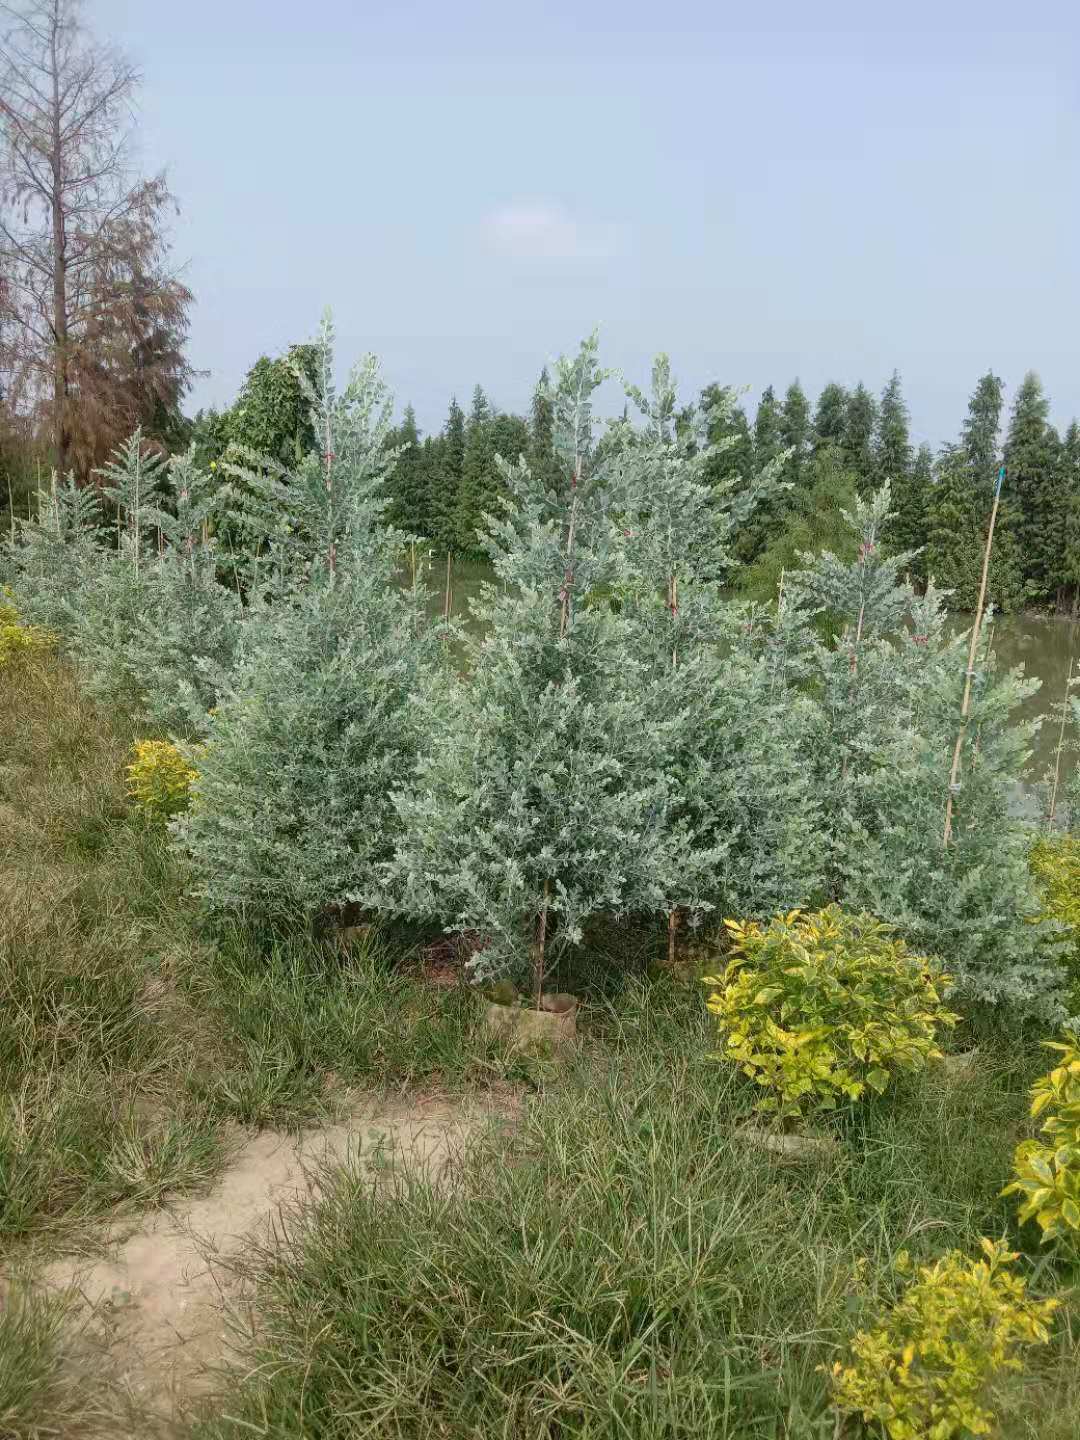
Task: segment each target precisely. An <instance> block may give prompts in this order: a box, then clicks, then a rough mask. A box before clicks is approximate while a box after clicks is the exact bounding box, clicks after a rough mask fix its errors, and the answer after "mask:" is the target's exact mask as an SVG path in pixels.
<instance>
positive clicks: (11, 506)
mask: <svg viewBox="0 0 1080 1440" xmlns="http://www.w3.org/2000/svg"><path fill="white" fill-rule="evenodd" d="M7 499H8V518H9V519H10V521H11V543H12V544H13V545H14V544H15V496H14V495H13V494H12V491H11V472H10V470H9V471H8V477H7Z"/></svg>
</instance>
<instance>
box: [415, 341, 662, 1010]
mask: <svg viewBox="0 0 1080 1440" xmlns="http://www.w3.org/2000/svg"><path fill="white" fill-rule="evenodd" d="M601 378H602V372H601V371H600V370H599V368H598V365H597V359H596V341H595V338H594V339H592V340H590V341H588V342H586V344H585V345H583V346H582V348H581V350H580V352H579V353H578V355H577V356H576V357H575V358H574V359H572V360H560V361H559V363H558V365H557V367H556V372H555V381H554V386H553V401H554V409H555V419H554V427H555V452H556V456H557V458H558V461H559V463H560V465H561V466H562V467H563V474H564V475H565V477H566V481H565V483H564V484H561V485H559V486H558V487H550V486H548V485H546V484H544V483H543V481H542V480H540V479H538V478H537V477H536V476H534V475H533V474H532V472H531V470H530V469H529V466H528V464H527V463H526V462H524V461H522V462H520V463H519V464H518V465H516V466H510V465H504V466H503V467H502V468H503V473H504V476H505V479H506V483H507V485H508V486H509V487H510V489H511V491H512V493H513V495H514V497H515V500H516V502H517V503H516V506H515V507H514V508H513V509H512V510H511V511H508V513H507V514H506V516H505V517H504V518H502V519H497V518H493V519H492V522H491V524H490V527H489V529H488V532H487V535H486V540H485V545H486V550H487V553H488V555H489V557H490V559H491V562H492V565H493V567H494V570H495V577H496V578H495V581H494V582H489V583H486V584H485V585H484V586H483V589H482V591H481V595H480V598H479V600H478V601H475V602H474V612H475V614H476V617H477V619H478V620H480V621H481V622H482V624H483V631H482V633H479V634H476V633H474V634H472V635H470V636H469V637H467V638H466V642H465V643H466V649H467V652H468V658H469V660H470V661H471V665H470V669H471V672H472V673H471V675H470V678H469V679H468V681H457V682H455V683H454V684H453V685H452V687H451V688H450V691H449V693H448V694H447V696H446V700H445V703H444V704H441V705H438V706H435V707H434V710H433V714H432V716H431V727H430V732H429V737H428V743H427V747H426V750H425V753H424V755H423V756H422V758H421V761H420V765H419V769H418V773H417V777H416V781H415V784H414V785H413V786H411V787H410V788H409V789H408V790H407V791H405V792H403V793H400V794H399V796H398V801H397V803H398V813H399V818H400V827H401V833H402V841H401V847H400V850H399V854H398V856H397V858H396V860H395V861H394V863H393V865H392V866H390V867H389V870H388V874H389V876H390V878H391V879H392V880H393V882H394V883H395V884H396V886H397V893H398V895H399V903H400V904H401V906H402V907H403V908H404V909H405V910H406V911H407V912H408V913H412V914H416V915H422V916H425V917H427V916H433V915H441V916H442V917H444V921H445V923H446V924H447V926H448V928H449V929H450V930H455V931H469V932H473V933H474V934H476V935H478V936H479V937H480V948H479V949H478V950H477V952H476V954H475V956H474V960H473V962H472V966H471V969H472V973H473V975H474V977H475V978H477V979H480V980H483V979H489V978H495V977H500V976H507V975H508V976H510V977H511V978H513V979H515V980H519V981H521V982H522V983H525V984H527V985H528V986H529V987H530V988H531V989H532V991H533V993H534V994H535V995H537V998H538V997H539V991H540V989H541V987H542V986H543V983H544V980H545V976H546V975H547V974H548V973H549V972H550V970H551V969H552V967H553V966H555V965H557V964H559V963H560V962H561V961H563V960H566V959H568V958H569V957H570V955H571V954H572V952H573V950H574V948H575V947H576V946H577V945H578V944H579V942H580V941H581V939H582V937H583V934H584V928H585V926H586V924H587V923H588V921H589V920H590V918H591V917H593V916H596V915H598V914H602V913H606V914H624V913H626V912H627V911H629V910H635V911H645V912H655V911H656V910H658V909H659V908H660V906H661V904H662V903H663V900H664V897H665V894H666V892H667V887H668V886H669V885H670V884H671V883H672V880H671V873H672V870H673V868H674V866H675V857H673V856H672V855H671V854H670V853H669V851H670V842H669V841H668V838H667V833H666V830H665V827H664V825H663V817H664V813H665V808H666V804H667V797H666V790H665V784H664V779H663V772H662V770H661V769H660V768H659V766H658V764H657V754H656V737H655V735H652V734H650V733H649V731H648V728H647V727H644V726H642V724H641V717H640V706H639V704H638V703H637V698H636V695H637V694H639V693H640V684H641V678H640V676H639V674H638V670H637V667H636V665H635V663H634V659H633V655H632V654H631V653H629V652H628V650H627V647H626V644H625V624H626V622H625V621H624V620H623V619H622V618H621V616H620V615H619V613H618V612H617V610H615V609H613V608H612V607H610V606H608V605H604V604H595V603H588V597H589V596H590V595H595V594H596V593H597V592H598V591H599V590H600V589H601V587H606V586H608V585H610V583H611V580H612V578H613V575H614V573H615V572H614V550H613V537H614V526H613V524H612V516H611V511H610V506H609V503H608V492H607V487H606V483H605V476H604V473H603V470H602V469H599V468H597V467H596V466H595V465H594V463H593V461H594V447H593V434H594V424H593V415H592V397H593V394H594V392H595V390H596V388H597V386H598V385H599V384H600V381H601Z"/></svg>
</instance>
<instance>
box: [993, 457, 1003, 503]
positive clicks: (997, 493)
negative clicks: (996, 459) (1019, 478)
mask: <svg viewBox="0 0 1080 1440" xmlns="http://www.w3.org/2000/svg"><path fill="white" fill-rule="evenodd" d="M1004 483H1005V466H1004V465H1002V466H1001V467H1000V469H999V470H998V478H997V485H996V487H995V489H994V499H995V500H997V499H998V497H999V496H1000V495H1001V487H1002V485H1003V484H1004Z"/></svg>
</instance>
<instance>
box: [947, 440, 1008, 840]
mask: <svg viewBox="0 0 1080 1440" xmlns="http://www.w3.org/2000/svg"><path fill="white" fill-rule="evenodd" d="M1004 480H1005V466H1004V465H1002V467H1001V469H1000V470H999V471H998V478H997V485H996V487H995V489H994V504H993V508H992V509H991V511H990V528H989V529H988V530H987V532H986V549H985V550H984V551H983V563H982V576H981V578H980V580H979V600H978V604H977V605H976V606H975V623H974V625H973V626H972V627H971V645H970V646H969V647H968V663H967V673H966V674H965V676H964V698H963V700H962V701H961V703H960V728H959V729H958V730H957V732H956V748H955V749H954V750H953V759H952V770H951V771H950V773H949V797H948V799H947V800H946V802H945V830H944V833H943V834H942V837H941V843H942V845H945V846H948V844H949V841H950V840H951V839H952V828H953V825H952V821H953V800H954V798H955V796H956V793H957V791H958V790H959V789H960V780H959V776H960V759H961V756H962V754H963V750H964V737H965V736H966V734H967V727H968V713H969V711H970V710H971V681H972V677H973V676H974V674H975V652H976V650H977V649H978V645H979V631H980V630H981V629H982V617H983V607H984V605H985V604H986V578H987V576H988V575H989V573H990V552H991V550H992V549H993V548H994V526H995V525H996V524H997V516H998V504H999V503H1000V500H1001V486H1002V484H1003V482H1004Z"/></svg>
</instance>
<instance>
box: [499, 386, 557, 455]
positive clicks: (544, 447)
mask: <svg viewBox="0 0 1080 1440" xmlns="http://www.w3.org/2000/svg"><path fill="white" fill-rule="evenodd" d="M526 455H527V458H528V461H529V469H530V470H531V471H532V473H533V474H534V475H536V476H537V477H539V478H542V479H544V480H546V481H547V483H548V484H554V482H555V477H556V475H557V474H558V473H559V467H558V464H557V462H556V459H555V407H554V402H553V400H552V395H551V377H550V375H549V374H548V368H547V366H546V365H545V366H544V368H543V370H541V372H540V379H539V380H538V381H537V383H536V389H535V390H534V391H533V398H532V408H531V410H530V414H529V443H528V448H527V451H526ZM508 458H509V457H508Z"/></svg>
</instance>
